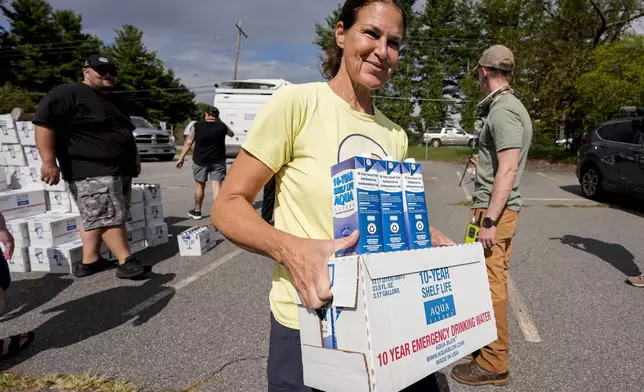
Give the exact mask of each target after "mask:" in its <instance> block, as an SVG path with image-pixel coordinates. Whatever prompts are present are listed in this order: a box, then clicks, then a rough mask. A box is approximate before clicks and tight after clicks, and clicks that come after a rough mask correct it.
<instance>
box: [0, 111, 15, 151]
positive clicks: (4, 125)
mask: <svg viewBox="0 0 644 392" xmlns="http://www.w3.org/2000/svg"><path fill="white" fill-rule="evenodd" d="M0 143H2V144H18V143H19V141H18V133H17V132H16V127H15V126H14V122H13V118H11V116H9V115H6V114H3V115H0Z"/></svg>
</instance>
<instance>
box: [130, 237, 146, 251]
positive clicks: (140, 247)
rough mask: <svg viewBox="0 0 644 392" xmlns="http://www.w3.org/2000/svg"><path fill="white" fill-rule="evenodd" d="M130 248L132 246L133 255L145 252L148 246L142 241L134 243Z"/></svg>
mask: <svg viewBox="0 0 644 392" xmlns="http://www.w3.org/2000/svg"><path fill="white" fill-rule="evenodd" d="M129 246H130V252H131V253H132V254H135V253H138V252H141V251H144V250H145V249H147V247H148V246H147V245H146V244H145V240H141V241H136V242H133V243H131V244H129Z"/></svg>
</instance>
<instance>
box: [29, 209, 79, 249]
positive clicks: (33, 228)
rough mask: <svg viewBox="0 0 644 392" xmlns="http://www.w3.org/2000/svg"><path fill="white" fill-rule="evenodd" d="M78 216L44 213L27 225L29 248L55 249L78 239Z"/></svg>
mask: <svg viewBox="0 0 644 392" xmlns="http://www.w3.org/2000/svg"><path fill="white" fill-rule="evenodd" d="M80 225H81V218H80V215H79V214H73V213H69V214H59V213H52V212H49V213H46V214H42V215H39V216H37V217H35V218H34V219H32V220H30V221H29V222H28V223H27V226H28V228H29V241H30V243H31V246H32V247H34V246H37V247H56V246H60V245H62V244H64V243H66V242H70V241H75V240H77V239H80Z"/></svg>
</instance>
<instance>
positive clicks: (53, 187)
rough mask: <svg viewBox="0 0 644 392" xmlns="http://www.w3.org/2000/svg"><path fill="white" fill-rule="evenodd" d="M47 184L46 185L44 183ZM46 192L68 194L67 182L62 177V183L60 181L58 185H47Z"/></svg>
mask: <svg viewBox="0 0 644 392" xmlns="http://www.w3.org/2000/svg"><path fill="white" fill-rule="evenodd" d="M43 184H45V183H43ZM45 190H46V191H54V192H58V191H59V192H67V191H68V190H69V189H68V188H67V182H65V181H64V180H63V179H62V177H61V179H60V181H58V184H56V185H49V184H45Z"/></svg>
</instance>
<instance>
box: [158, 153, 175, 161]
mask: <svg viewBox="0 0 644 392" xmlns="http://www.w3.org/2000/svg"><path fill="white" fill-rule="evenodd" d="M174 155H175V154H166V155H159V156H158V158H159V160H160V161H161V162H169V161H171V160H173V159H174Z"/></svg>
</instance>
